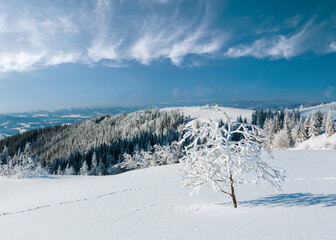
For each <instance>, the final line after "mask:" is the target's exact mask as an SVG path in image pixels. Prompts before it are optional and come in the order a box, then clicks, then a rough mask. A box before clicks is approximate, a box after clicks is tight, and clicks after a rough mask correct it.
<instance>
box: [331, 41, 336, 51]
mask: <svg viewBox="0 0 336 240" xmlns="http://www.w3.org/2000/svg"><path fill="white" fill-rule="evenodd" d="M329 51H330V52H336V41H335V42H331V43H330V45H329Z"/></svg>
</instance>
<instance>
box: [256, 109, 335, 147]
mask: <svg viewBox="0 0 336 240" xmlns="http://www.w3.org/2000/svg"><path fill="white" fill-rule="evenodd" d="M252 124H255V125H259V126H260V127H262V128H263V129H264V130H265V140H266V141H265V145H266V147H267V148H269V149H271V150H282V149H287V148H289V147H293V146H296V145H298V144H299V143H301V142H303V141H305V140H307V139H309V138H311V137H315V136H318V135H320V134H322V133H326V134H327V137H330V136H331V135H333V134H334V133H335V132H336V129H335V123H334V121H333V118H332V115H331V112H330V113H329V115H328V116H327V114H326V113H322V112H321V111H320V110H317V111H314V112H313V113H312V116H311V117H309V116H308V117H306V118H305V119H304V118H302V117H301V116H300V112H299V111H298V110H281V111H275V112H273V111H271V110H267V109H258V110H256V111H255V112H253V114H252Z"/></svg>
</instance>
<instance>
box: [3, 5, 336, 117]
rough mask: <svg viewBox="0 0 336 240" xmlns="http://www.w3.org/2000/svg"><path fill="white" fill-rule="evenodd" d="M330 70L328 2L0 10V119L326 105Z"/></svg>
mask: <svg viewBox="0 0 336 240" xmlns="http://www.w3.org/2000/svg"><path fill="white" fill-rule="evenodd" d="M18 6H19V7H18ZM335 66H336V2H335V1H332V0H331V1H287V0H284V1H267V0H260V1H258V0H255V1H247V0H246V1H237V0H235V1H225V0H217V1H214V0H210V1H201V0H199V1H197V0H195V1H190V0H186V1H183V0H137V1H136V0H133V1H130V0H120V1H109V0H96V1H94V0H86V1H71V0H58V1H47V0H45V1H44V0H35V1H34V0H32V1H25V0H21V1H19V0H13V1H6V2H5V1H3V2H1V3H0V112H16V111H31V110H39V109H46V110H51V109H57V108H63V107H79V106H98V105H99V106H102V105H107V106H108V105H122V106H125V105H138V104H157V103H163V102H180V101H200V100H211V101H221V102H223V101H225V100H274V99H284V100H293V101H335V100H336V67H335Z"/></svg>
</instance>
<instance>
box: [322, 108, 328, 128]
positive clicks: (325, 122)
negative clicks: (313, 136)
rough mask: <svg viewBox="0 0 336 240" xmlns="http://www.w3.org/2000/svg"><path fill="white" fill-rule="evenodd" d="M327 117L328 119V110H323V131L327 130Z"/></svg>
mask: <svg viewBox="0 0 336 240" xmlns="http://www.w3.org/2000/svg"><path fill="white" fill-rule="evenodd" d="M327 119H328V116H327V113H326V112H323V118H322V127H321V130H322V131H323V132H325V131H326V124H327Z"/></svg>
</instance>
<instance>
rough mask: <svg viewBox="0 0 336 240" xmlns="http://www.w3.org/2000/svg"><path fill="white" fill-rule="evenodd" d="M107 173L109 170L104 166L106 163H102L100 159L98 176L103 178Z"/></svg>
mask: <svg viewBox="0 0 336 240" xmlns="http://www.w3.org/2000/svg"><path fill="white" fill-rule="evenodd" d="M106 173H107V170H106V168H105V166H104V163H103V161H102V159H101V158H100V159H99V164H98V167H97V175H98V176H103V175H106Z"/></svg>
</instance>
